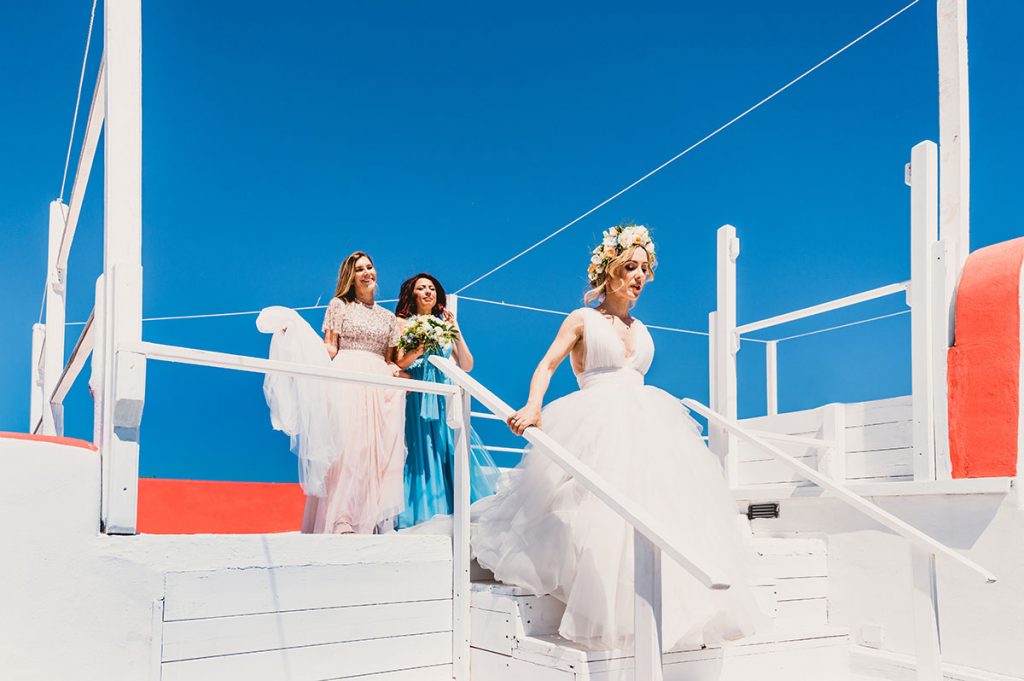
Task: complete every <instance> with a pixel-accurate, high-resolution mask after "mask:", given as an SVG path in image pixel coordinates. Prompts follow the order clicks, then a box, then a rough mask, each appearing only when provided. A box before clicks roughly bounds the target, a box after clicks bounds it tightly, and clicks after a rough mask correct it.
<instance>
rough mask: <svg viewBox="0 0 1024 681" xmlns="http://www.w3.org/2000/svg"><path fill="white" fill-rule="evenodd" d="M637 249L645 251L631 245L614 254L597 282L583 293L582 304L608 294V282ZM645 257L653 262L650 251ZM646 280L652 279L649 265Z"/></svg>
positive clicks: (617, 273)
mask: <svg viewBox="0 0 1024 681" xmlns="http://www.w3.org/2000/svg"><path fill="white" fill-rule="evenodd" d="M637 249H642V250H643V251H644V252H645V253H647V249H645V248H644V247H643V246H633V247H631V248H627V249H626V250H624V251H623V252H622V253H620V254H619V255H617V256H615V258H614V259H613V260H611V261H610V262H609V263H608V266H607V267H606V268H605V270H604V274H603V275H602V276H601V278H600V279H599V280H598V282H597V284H596V285H592V286H591V287H590V290H588V291H587V292H586V293H584V294H583V304H584V305H590V304H591V303H593V302H594V301H597V300H603V299H604V297H605V296H606V295H607V294H608V289H607V286H608V282H609V281H611V280H612V279H614V278H615V277H617V276H618V275H619V270H621V269H622V268H623V267H624V266H625V264H626V263H627V262H629V261H630V260H632V259H633V253H635V252H636V250H637ZM647 258H648V261H649V262H651V263H652V264H653V261H654V260H653V258H651V254H650V253H647ZM647 281H654V267H653V266H652V267H650V268H649V270H648V272H647Z"/></svg>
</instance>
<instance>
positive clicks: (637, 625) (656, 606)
mask: <svg viewBox="0 0 1024 681" xmlns="http://www.w3.org/2000/svg"><path fill="white" fill-rule="evenodd" d="M633 580H634V587H633V627H634V631H635V634H634V646H633V678H634V679H649V680H650V681H663V679H664V678H665V673H664V669H663V666H662V649H663V643H662V619H661V551H660V550H658V547H657V546H655V545H654V544H652V543H651V541H650V540H649V539H648V538H647V537H645V536H644V535H643V534H641V533H640V532H637V531H636V530H635V529H634V530H633Z"/></svg>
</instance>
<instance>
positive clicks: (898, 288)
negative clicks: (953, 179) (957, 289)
mask: <svg viewBox="0 0 1024 681" xmlns="http://www.w3.org/2000/svg"><path fill="white" fill-rule="evenodd" d="M906 181H907V184H909V185H910V189H911V191H910V205H911V225H910V235H911V248H910V252H911V263H910V272H911V278H910V280H909V281H905V282H898V283H894V284H889V285H886V286H880V287H878V288H874V289H871V290H869V291H864V292H861V293H856V294H853V295H848V296H843V297H841V298H837V299H835V300H830V301H827V302H824V303H819V304H817V305H812V306H810V307H805V308H801V309H798V310H794V311H792V312H787V313H784V314H780V315H775V316H772V317H768V318H766V319H761V320H758V321H753V322H748V323H745V324H737V322H736V307H737V300H736V299H737V288H736V262H737V259H738V257H739V253H740V246H739V243H740V242H739V239H738V238H737V236H736V229H735V228H734V227H733V226H732V225H725V226H723V227H721V228H719V230H718V247H717V251H718V255H717V307H716V310H715V311H714V312H712V313H711V314H710V316H709V335H710V342H709V363H710V402H711V407H712V408H713V409H714V410H715V411H716V412H718V413H720V414H722V415H723V416H725V417H727V418H730V419H736V418H737V417H738V413H737V412H738V408H737V407H738V388H737V371H736V359H737V354H738V353H739V351H740V348H741V345H742V344H741V338H742V337H744V334H749V333H753V332H755V331H762V330H765V329H769V328H774V327H777V326H779V325H782V324H787V323H789V322H794V321H797V320H801V319H807V318H809V317H813V316H816V315H820V314H824V313H827V312H831V311H834V310H839V309H842V308H846V307H849V306H852V305H858V304H861V303H865V302H868V301H871V300H876V299H879V298H883V297H887V296H892V295H896V294H900V293H904V292H905V293H906V296H907V304H908V306H909V307H910V314H911V346H912V352H911V357H912V366H911V373H912V391H913V410H914V419H913V420H914V478H915V479H916V480H936V479H949V478H950V475H951V467H950V463H949V436H948V427H947V423H946V413H947V410H946V350H947V349H948V347H949V344H950V342H951V340H952V336H951V325H952V308H951V305H950V302H949V301H950V295H951V289H952V287H951V286H950V285H949V281H950V280H953V279H955V277H956V270H955V266H954V265H953V264H952V263H949V262H947V258H946V256H945V253H946V250H947V248H952V247H951V246H950V245H949V243H947V242H948V241H949V240H948V239H943V240H940V239H939V238H938V237H939V233H938V213H937V210H938V208H937V207H938V152H937V148H936V146H935V144H934V143H933V142H927V141H926V142H921V143H920V144H917V145H916V146H915V147H914V148H913V150H912V151H911V162H910V163H909V164H908V165H907V168H906ZM784 340H786V339H781V340H778V339H776V340H767V341H761V342H762V343H763V344H764V346H765V360H766V361H765V365H766V369H765V373H766V381H765V383H766V393H767V394H766V403H767V413H768V414H769V415H774V414H777V413H778V401H779V399H778V375H779V369H778V352H777V350H778V348H777V346H778V343H779V342H782V341H784ZM709 436H710V442H711V446H712V449H714V450H715V451H716V453H718V454H719V455H720V456H721V457H722V459H723V464H724V466H725V470H726V475H727V477H728V479H729V483H730V485H731V486H733V487H735V486H737V485H738V484H739V481H738V465H739V461H738V456H737V447H736V441H735V436H734V435H731V434H729V433H728V432H727V431H726V430H724V429H722V428H721V427H718V426H712V427H710V428H709Z"/></svg>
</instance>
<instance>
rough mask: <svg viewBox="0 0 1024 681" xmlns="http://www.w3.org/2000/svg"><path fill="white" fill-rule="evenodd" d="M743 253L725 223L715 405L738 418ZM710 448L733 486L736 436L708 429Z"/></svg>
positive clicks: (720, 235) (733, 231)
mask: <svg viewBox="0 0 1024 681" xmlns="http://www.w3.org/2000/svg"><path fill="white" fill-rule="evenodd" d="M739 254H740V240H739V239H738V238H737V237H736V228H735V227H733V226H732V225H723V226H722V227H719V228H718V241H717V250H716V258H717V265H716V268H715V269H716V275H717V300H716V303H717V307H716V309H715V317H714V321H715V329H714V332H713V335H712V338H713V340H714V344H715V347H714V351H713V354H714V360H715V382H714V386H715V405H716V411H719V412H720V413H722V414H725V415H727V416H728V417H729V418H736V416H737V413H738V406H737V405H738V393H737V384H736V353H738V352H739V349H740V343H739V332H738V330H737V329H736V260H737V258H738V257H739ZM708 436H709V438H710V440H709V442H710V443H711V449H712V451H714V452H715V453H716V454H717V455H718V456H720V457H721V458H722V465H723V467H724V469H725V474H726V479H727V480H728V482H729V485H730V486H735V485H736V484H738V483H739V459H738V448H737V445H736V439H735V437H733V436H732V435H731V434H729V433H728V432H726V431H722V430H719V431H717V432H716V431H715V430H711V429H709V432H708Z"/></svg>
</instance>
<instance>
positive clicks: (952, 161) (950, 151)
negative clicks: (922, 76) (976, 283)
mask: <svg viewBox="0 0 1024 681" xmlns="http://www.w3.org/2000/svg"><path fill="white" fill-rule="evenodd" d="M936 9H937V28H938V46H939V163H940V164H941V169H940V172H939V182H940V183H941V184H940V186H939V201H940V206H939V216H940V217H939V219H940V224H941V236H942V239H943V241H945V242H947V243H948V244H949V249H950V253H949V255H950V258H949V271H950V273H952V274H953V275H954V276H953V277H951V280H950V282H949V289H948V291H949V292H950V293H952V291H953V290H954V288H955V286H956V283H957V281H958V280H959V278H960V277H959V275H960V271H961V270H962V269H963V266H964V261H966V260H967V255H968V253H969V252H970V234H971V226H970V225H971V221H970V219H971V214H970V212H971V194H970V188H971V137H970V100H969V97H968V76H967V0H938V2H937V4H936Z"/></svg>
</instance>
